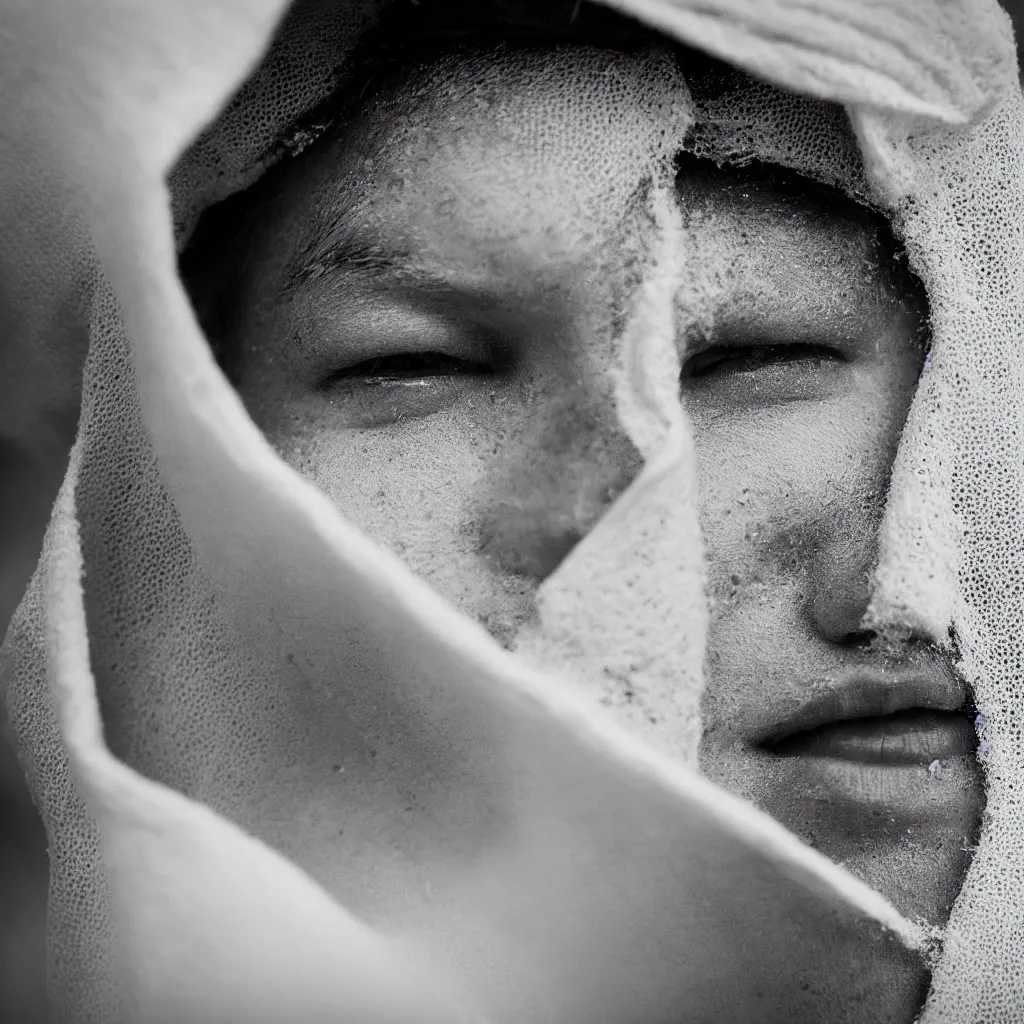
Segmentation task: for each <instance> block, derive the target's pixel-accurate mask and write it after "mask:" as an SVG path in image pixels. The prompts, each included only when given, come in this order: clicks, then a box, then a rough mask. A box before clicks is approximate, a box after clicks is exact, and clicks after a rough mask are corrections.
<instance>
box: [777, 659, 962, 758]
mask: <svg viewBox="0 0 1024 1024" xmlns="http://www.w3.org/2000/svg"><path fill="white" fill-rule="evenodd" d="M973 718H974V716H973V708H972V705H971V702H970V699H969V696H968V694H967V690H966V687H965V686H963V684H962V683H960V682H959V681H958V680H956V679H954V678H952V677H950V676H945V675H944V677H943V678H941V679H936V678H935V677H934V676H932V677H925V676H913V677H906V676H904V677H896V678H893V677H892V676H891V675H889V676H887V677H885V678H883V677H880V676H861V677H857V678H853V679H848V680H844V681H843V682H842V683H841V684H840V685H838V686H836V687H835V688H834V689H831V690H830V691H829V692H828V693H825V694H823V695H822V696H820V697H818V698H815V699H813V700H811V701H809V702H808V703H807V704H805V705H804V706H802V707H801V708H800V709H799V710H798V711H797V712H796V713H795V714H793V715H791V716H790V717H789V718H787V719H786V720H785V721H783V722H781V723H779V725H778V726H776V727H775V728H773V729H772V730H771V731H770V732H769V733H768V735H766V736H764V737H763V738H761V739H760V740H758V741H757V745H758V746H759V747H761V748H762V749H764V750H767V751H769V752H770V753H772V754H774V755H776V756H778V757H801V758H827V759H831V760H836V761H846V762H853V763H856V764H868V765H877V766H898V765H924V766H928V765H931V764H933V763H934V762H936V761H946V760H949V759H951V758H958V757H968V756H972V755H974V754H975V752H976V751H977V748H978V735H977V732H976V730H975V727H974V720H973Z"/></svg>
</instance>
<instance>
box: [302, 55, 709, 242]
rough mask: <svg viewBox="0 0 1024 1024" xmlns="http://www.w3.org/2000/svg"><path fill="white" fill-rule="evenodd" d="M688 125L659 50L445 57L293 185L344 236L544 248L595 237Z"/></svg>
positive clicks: (678, 78)
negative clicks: (356, 232)
mask: <svg viewBox="0 0 1024 1024" xmlns="http://www.w3.org/2000/svg"><path fill="white" fill-rule="evenodd" d="M691 123H692V109H691V104H690V99H689V92H688V90H687V86H686V83H685V80H684V78H683V76H682V75H681V73H680V71H679V68H678V65H677V63H676V61H675V59H674V57H673V55H672V54H671V53H670V52H668V51H666V50H664V49H660V48H651V49H647V50H645V51H641V52H636V53H619V52H613V51H607V50H600V49H596V48H592V47H584V46H564V47H558V48H553V49H547V50H542V49H504V50H496V51H491V52H486V53H479V52H478V53H467V54H460V55H448V56H445V57H442V58H440V59H439V60H438V61H436V62H435V63H433V64H430V65H427V66H421V67H417V68H412V69H410V70H409V71H408V72H406V73H405V74H404V75H403V76H402V78H401V79H400V80H398V81H396V82H394V83H392V84H390V85H389V87H387V88H386V89H385V90H383V91H382V92H380V93H379V94H377V95H375V96H374V97H372V98H371V99H370V100H369V102H368V103H366V104H365V105H364V106H363V108H362V109H361V110H360V111H359V113H358V114H357V116H356V117H355V118H354V119H352V120H351V121H350V122H349V123H348V124H347V125H346V126H345V127H344V128H343V129H342V130H341V131H339V132H338V133H337V134H336V135H335V137H334V138H333V139H332V140H331V143H330V145H328V146H325V147H324V148H323V149H322V150H321V152H320V153H319V154H318V156H317V158H316V160H315V162H314V163H313V164H312V165H311V166H310V167H309V168H308V169H307V170H306V171H305V172H303V177H304V178H305V181H304V182H303V183H302V184H301V185H300V186H299V189H300V191H301V192H302V193H303V194H304V195H305V197H306V198H305V203H306V204H307V205H312V207H313V209H312V210H311V211H310V212H312V213H313V214H314V215H315V216H316V217H318V218H320V219H321V220H323V219H325V218H330V219H336V220H339V221H341V222H342V223H343V224H345V225H346V226H347V227H349V228H351V227H352V226H353V225H356V226H358V227H359V228H361V229H363V230H372V231H374V232H381V231H384V232H396V233H399V234H400V233H401V231H402V226H403V225H406V226H410V230H416V231H420V232H422V233H423V234H425V235H426V234H444V233H449V234H455V235H459V234H464V233H466V232H467V231H469V232H470V233H471V234H473V235H475V236H477V237H480V236H487V235H491V234H493V235H494V236H495V240H501V238H502V237H507V236H509V235H515V237H516V238H517V241H518V243H519V244H520V245H529V241H530V238H531V237H533V236H534V235H536V241H537V243H538V244H545V245H547V246H549V247H550V246H551V245H552V244H553V242H556V236H559V235H560V234H562V233H565V232H568V233H570V234H572V233H573V231H574V230H575V231H577V232H578V230H579V228H580V227H581V226H582V225H586V230H587V231H588V232H589V233H592V234H593V235H594V236H595V237H597V236H601V235H602V234H604V233H605V231H606V230H607V229H608V227H609V225H610V224H612V223H614V222H616V221H617V219H618V218H619V217H620V216H621V212H622V210H623V209H624V208H625V207H626V206H627V205H628V203H629V201H630V199H631V197H632V196H634V195H635V193H636V192H637V189H638V187H640V186H641V185H642V183H644V182H645V181H649V180H650V179H652V178H654V177H658V176H661V177H664V178H666V179H667V176H668V174H669V173H670V168H671V160H672V157H673V155H674V153H675V152H677V151H678V149H679V148H680V146H681V145H682V141H683V138H684V136H685V133H686V131H687V129H688V127H689V126H690V124H691ZM413 226H414V227H413ZM571 229H572V230H571ZM392 241H393V242H394V243H395V244H397V245H403V244H407V245H410V246H412V245H414V243H416V242H417V241H421V239H413V238H410V239H402V238H395V239H393V240H392ZM565 241H566V242H567V243H568V241H569V240H568V239H565ZM572 242H573V243H574V244H575V243H578V242H579V239H578V238H575V237H574V238H573V239H572ZM556 244H557V243H556Z"/></svg>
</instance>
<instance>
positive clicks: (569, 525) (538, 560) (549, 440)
mask: <svg viewBox="0 0 1024 1024" xmlns="http://www.w3.org/2000/svg"><path fill="white" fill-rule="evenodd" d="M642 465H643V460H642V458H641V456H640V453H639V452H638V451H637V450H636V448H635V447H634V446H633V444H632V442H631V441H630V440H629V438H628V437H627V436H626V434H625V432H624V431H623V430H622V428H621V426H620V425H619V422H618V418H617V415H616V412H615V407H614V401H613V399H612V396H611V395H610V394H605V395H597V396H594V397H590V398H588V397H585V396H584V397H581V396H580V395H579V390H578V389H577V391H576V394H575V395H565V396H562V397H560V399H559V400H557V401H556V402H552V403H544V402H538V403H535V404H534V405H533V406H532V408H531V415H530V417H529V419H528V421H527V422H525V423H524V424H523V427H522V429H521V430H520V431H519V432H518V435H517V436H516V437H515V438H514V439H512V440H510V441H509V442H507V443H506V444H505V446H504V448H503V450H502V451H501V452H500V455H499V459H498V460H497V463H496V468H495V471H494V472H493V473H492V474H491V480H490V482H489V494H488V497H487V499H486V501H485V509H484V513H483V516H482V521H481V525H480V541H481V549H482V551H483V553H484V554H485V555H486V556H487V557H488V558H489V559H491V560H492V561H493V562H494V563H495V564H496V565H497V566H498V567H499V568H500V569H502V570H504V571H505V572H509V573H512V574H515V575H518V576H522V577H525V578H527V579H529V580H532V581H534V582H537V583H540V582H543V580H545V579H547V577H548V576H550V575H551V573H553V572H554V571H555V569H557V568H558V566H559V565H560V564H561V562H562V561H563V559H564V558H565V557H566V556H567V555H568V554H569V552H570V551H572V549H573V548H574V547H575V546H576V545H577V544H578V543H579V542H580V541H581V540H582V539H583V538H584V537H585V536H586V535H587V534H588V533H589V532H590V530H591V529H592V528H593V526H594V524H595V523H596V522H597V521H598V520H599V519H600V518H601V516H602V515H603V514H604V512H605V510H606V509H607V508H608V507H609V506H610V505H611V504H612V503H613V502H614V501H615V499H616V498H617V497H618V496H619V495H620V494H621V493H622V492H623V491H624V490H625V489H626V488H627V487H628V486H629V484H630V483H631V482H632V481H633V479H634V478H635V477H636V475H637V474H638V473H639V471H640V469H641V468H642Z"/></svg>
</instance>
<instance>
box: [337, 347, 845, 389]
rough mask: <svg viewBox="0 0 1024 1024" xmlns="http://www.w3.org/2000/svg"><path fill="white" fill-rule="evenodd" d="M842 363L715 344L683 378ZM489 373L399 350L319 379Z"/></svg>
mask: <svg viewBox="0 0 1024 1024" xmlns="http://www.w3.org/2000/svg"><path fill="white" fill-rule="evenodd" d="M808 361H815V362H843V361H845V360H844V359H843V356H842V354H841V353H840V352H838V351H837V350H836V349H834V348H830V347H829V346H827V345H814V344H808V343H804V342H792V343H789V344H773V345H715V346H713V347H711V348H708V349H705V350H704V351H703V352H698V353H696V354H695V355H692V356H690V358H689V359H687V361H686V364H685V365H684V367H683V372H682V377H683V379H684V380H686V379H689V380H694V379H696V380H699V379H701V378H704V377H713V376H716V375H719V374H723V373H750V372H753V371H754V370H759V369H762V368H764V367H767V366H777V365H779V364H785V363H797V362H808ZM492 372H493V368H492V367H490V366H488V365H486V364H484V363H474V362H471V361H470V360H466V359H459V358H457V357H456V356H450V355H447V354H446V353H444V352H434V351H430V352H399V353H396V354H395V355H389V356H374V357H373V358H372V359H364V360H363V361H362V362H360V363H355V364H354V365H352V366H346V367H342V368H341V369H338V370H332V371H331V372H330V373H329V374H327V375H326V376H325V377H324V378H323V380H322V381H321V382H320V387H321V388H324V389H329V388H331V387H333V386H334V385H337V384H341V383H344V382H346V381H354V380H355V381H360V382H361V383H364V384H401V383H405V382H412V381H417V380H423V379H424V378H430V377H479V376H486V375H488V374H490V373H492Z"/></svg>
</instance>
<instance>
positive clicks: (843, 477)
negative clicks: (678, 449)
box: [691, 389, 899, 603]
mask: <svg viewBox="0 0 1024 1024" xmlns="http://www.w3.org/2000/svg"><path fill="white" fill-rule="evenodd" d="M691 416H692V419H693V423H694V436H695V444H696V450H697V462H698V474H699V482H700V502H701V508H700V515H701V525H702V528H703V530H704V536H705V543H706V550H707V556H708V572H709V582H710V586H711V594H712V598H713V599H718V600H721V599H722V598H723V597H727V598H729V599H731V600H732V601H733V602H735V601H736V600H737V599H739V600H741V601H742V600H743V599H744V598H750V597H757V598H758V600H759V601H761V602H762V603H763V602H764V601H765V600H770V599H771V594H772V593H773V589H778V590H779V592H780V593H781V592H785V589H786V588H785V587H784V586H782V585H783V584H786V583H792V582H793V581H794V580H796V579H797V578H799V576H800V575H801V573H802V572H803V570H804V569H805V568H806V565H807V562H808V561H809V560H810V559H811V558H813V557H814V552H815V551H817V550H820V549H821V547H822V546H823V545H825V544H827V543H828V542H829V539H830V536H829V535H830V533H832V532H834V530H835V528H836V525H837V523H839V522H840V521H841V522H842V524H843V529H844V530H846V531H849V532H853V533H857V534H860V533H863V531H865V530H869V529H870V530H873V529H876V528H877V516H878V509H879V507H880V505H881V502H882V497H883V495H884V491H885V488H886V485H887V481H888V473H889V468H890V465H891V462H892V458H893V455H894V452H895V442H896V438H897V437H898V431H899V424H897V423H895V422H894V421H893V420H892V417H890V416H889V415H888V411H887V410H886V409H884V408H882V407H881V405H880V404H876V405H874V406H873V405H872V404H871V403H870V402H867V403H866V402H865V400H864V395H863V394H862V393H861V392H860V391H859V390H857V389H850V390H849V391H848V393H847V394H845V395H843V396H837V397H833V398H830V399H828V400H824V401H818V402H794V403H791V404H788V405H780V406H775V407H767V408H761V409H758V410H757V411H756V412H746V413H730V414H725V415H722V414H718V415H711V414H709V413H706V412H705V413H702V412H701V411H700V410H695V411H694V412H693V413H691Z"/></svg>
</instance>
